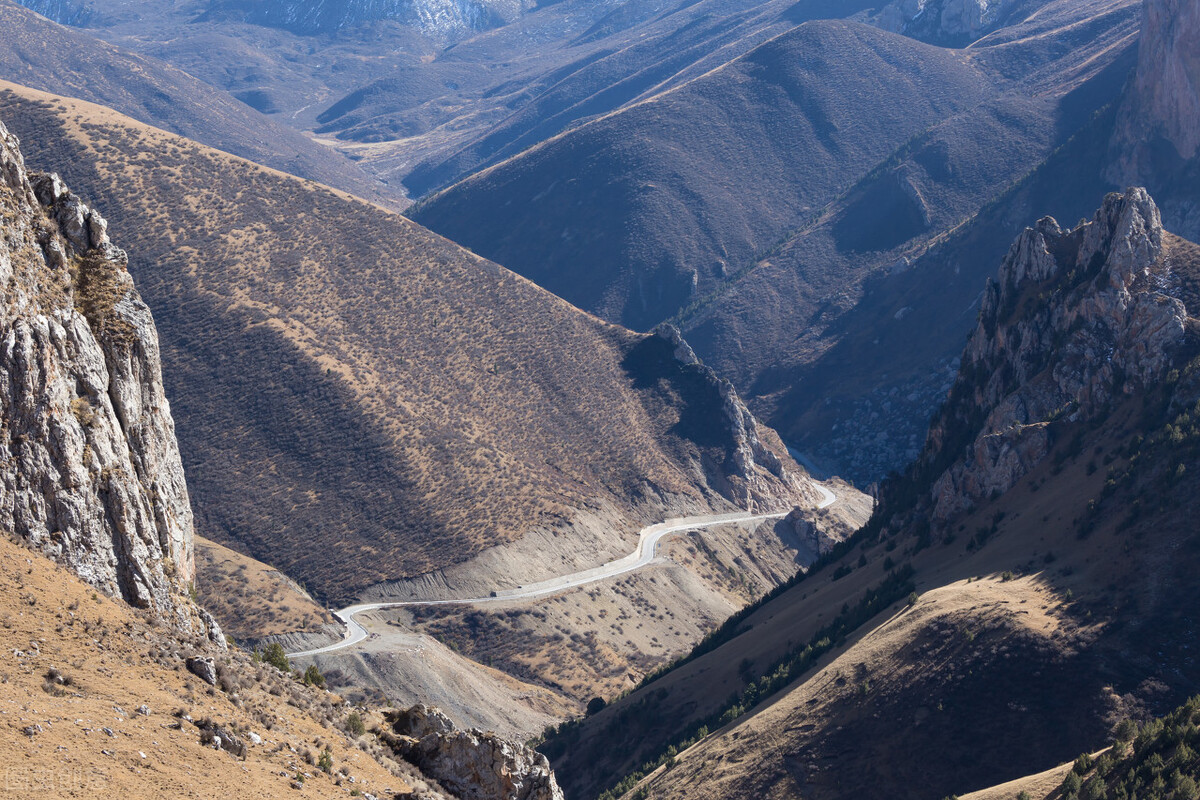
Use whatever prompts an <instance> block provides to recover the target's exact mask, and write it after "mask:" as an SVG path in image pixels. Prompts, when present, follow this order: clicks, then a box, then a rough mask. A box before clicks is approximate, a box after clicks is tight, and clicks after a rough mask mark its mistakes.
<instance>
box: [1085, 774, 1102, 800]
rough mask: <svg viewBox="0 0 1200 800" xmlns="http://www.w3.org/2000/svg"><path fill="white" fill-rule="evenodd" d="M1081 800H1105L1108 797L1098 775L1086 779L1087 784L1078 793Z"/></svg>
mask: <svg viewBox="0 0 1200 800" xmlns="http://www.w3.org/2000/svg"><path fill="white" fill-rule="evenodd" d="M1080 797H1082V798H1083V800H1105V798H1107V797H1108V787H1107V786H1106V785H1105V784H1104V781H1103V780H1101V779H1100V776H1099V775H1093V776H1092V777H1090V778H1088V780H1087V783H1085V784H1084V785H1083V791H1082V792H1081V793H1080Z"/></svg>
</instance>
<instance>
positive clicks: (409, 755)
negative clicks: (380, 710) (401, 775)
mask: <svg viewBox="0 0 1200 800" xmlns="http://www.w3.org/2000/svg"><path fill="white" fill-rule="evenodd" d="M387 722H388V724H389V725H390V726H391V730H390V731H383V732H382V734H383V736H382V738H383V739H384V741H385V742H387V743H388V744H389V745H390V746H391V747H392V749H393V750H394V751H395V752H396V754H397V755H399V756H400V757H402V758H404V759H405V760H406V761H408V762H410V763H411V764H413V765H415V766H416V767H418V768H419V769H420V770H421V771H422V772H423V773H425V774H426V775H428V776H430V777H431V778H434V779H436V780H437V781H439V782H440V783H441V784H442V785H443V786H445V787H446V789H448V790H449V791H451V792H453V793H454V795H455V796H456V797H459V798H461V800H562V797H563V794H562V790H561V789H559V788H558V783H557V781H555V779H554V773H553V772H552V771H551V770H550V762H549V761H547V760H546V757H545V756H544V755H542V754H541V753H539V752H537V751H536V750H531V749H530V748H528V747H526V746H524V745H523V744H520V743H517V742H512V741H509V740H508V739H502V738H500V737H499V736H496V735H495V734H493V733H483V732H482V731H479V730H470V731H460V730H456V729H455V728H454V723H452V722H451V721H450V719H449V718H448V717H446V715H445V714H443V713H442V712H441V711H439V710H438V709H436V708H430V707H429V706H426V705H424V704H421V705H416V706H413V707H412V708H410V709H408V710H407V711H393V712H390V713H389V714H388V715H387Z"/></svg>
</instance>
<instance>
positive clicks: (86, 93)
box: [0, 0, 403, 204]
mask: <svg viewBox="0 0 1200 800" xmlns="http://www.w3.org/2000/svg"><path fill="white" fill-rule="evenodd" d="M0 79H3V80H11V81H15V82H17V83H20V84H21V85H23V86H29V87H32V88H35V89H41V90H43V91H47V92H53V93H55V94H59V95H66V96H70V97H78V98H80V99H83V100H88V101H90V102H94V103H100V104H102V105H105V106H108V107H110V108H113V109H115V110H117V111H119V112H121V113H122V114H125V115H127V116H130V117H133V118H134V119H137V120H140V121H141V122H145V123H148V124H151V125H156V126H158V127H161V128H164V129H166V130H169V131H172V132H173V133H178V134H180V135H181V136H186V137H188V138H190V139H194V140H196V141H198V142H203V143H204V144H207V145H209V146H210V147H215V148H218V149H220V150H224V151H225V152H228V153H233V154H235V155H238V156H242V157H243V158H248V159H250V160H251V161H255V162H257V163H260V164H265V165H267V166H269V167H273V168H275V169H279V170H282V171H284V172H289V173H291V174H293V175H298V176H300V177H303V178H308V179H311V180H315V181H318V182H320V183H324V184H326V185H328V186H335V187H337V188H340V189H343V190H345V191H349V192H351V193H353V194H356V195H358V196H360V197H364V198H366V199H368V200H374V201H377V202H382V203H384V204H397V203H402V202H403V193H402V192H397V191H393V190H390V189H388V188H387V187H386V186H384V185H383V184H381V183H380V182H378V181H377V180H375V179H373V178H370V177H368V176H367V175H366V174H365V173H363V172H362V171H360V170H359V168H358V167H356V166H355V165H354V164H353V163H352V162H350V161H349V160H347V159H346V158H344V157H342V156H341V155H339V154H338V153H336V152H334V151H332V150H330V149H329V148H326V147H323V146H321V145H319V144H316V143H315V142H313V141H311V140H309V139H308V138H307V137H306V136H304V135H303V134H301V133H299V132H298V131H295V130H292V129H291V128H288V127H286V126H284V125H281V124H279V123H277V122H274V121H272V120H269V119H267V118H266V117H264V116H263V115H261V114H259V113H258V112H257V111H255V110H253V109H252V108H250V107H249V106H247V105H245V104H243V103H241V102H239V101H237V100H235V99H234V98H233V97H231V96H229V95H228V94H226V93H225V92H222V91H220V90H218V89H214V88H213V87H211V86H209V85H208V84H206V83H204V82H202V81H200V80H197V79H196V78H193V77H192V76H191V75H188V74H187V73H185V72H182V71H181V70H179V69H177V68H175V67H173V66H171V65H169V64H167V63H165V62H162V61H159V60H157V59H153V58H149V57H144V56H141V55H135V54H134V53H131V52H128V51H126V50H122V49H121V48H118V47H114V46H113V45H111V44H107V43H105V42H102V41H100V40H98V39H95V38H94V37H92V36H90V35H88V34H86V33H80V32H77V31H74V30H71V29H69V28H64V27H62V26H61V25H58V24H55V23H53V22H50V21H49V20H47V19H45V18H43V17H40V16H38V15H37V14H35V13H33V12H32V11H29V10H28V9H25V8H22V7H21V6H18V5H16V4H15V3H13V2H10V0H0Z"/></svg>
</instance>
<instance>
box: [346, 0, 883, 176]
mask: <svg viewBox="0 0 1200 800" xmlns="http://www.w3.org/2000/svg"><path fill="white" fill-rule="evenodd" d="M642 5H643V4H636V3H626V4H624V5H622V6H621V7H620V8H618V9H617V10H615V11H614V12H613V13H612V14H610V15H608V16H607V17H605V19H604V20H602V21H601V22H600V23H598V24H596V25H594V26H592V28H591V29H590V30H589V31H588V32H587V33H586V34H584V35H582V36H580V37H578V38H576V39H574V40H572V41H571V42H570V45H571V47H572V50H573V51H574V52H576V53H579V54H578V55H576V56H575V58H574V60H573V61H571V62H570V63H568V64H567V65H565V66H563V67H561V68H559V69H556V70H553V71H551V72H549V73H547V74H545V75H544V76H539V77H538V78H537V79H536V80H534V81H532V82H530V83H528V84H527V85H520V92H517V91H516V88H517V86H510V87H497V91H498V93H499V92H503V91H504V89H505V88H507V89H508V90H509V91H510V92H512V94H513V95H514V97H513V100H512V104H513V105H514V106H515V109H514V111H513V113H512V114H511V115H509V116H508V117H507V118H505V119H504V120H503V121H501V122H500V123H499V124H497V125H495V126H493V127H491V128H490V129H488V130H486V131H485V132H484V133H483V134H482V135H480V136H478V137H475V138H473V139H472V140H470V141H469V143H468V144H467V146H466V147H463V148H461V149H460V150H458V151H457V152H454V153H451V154H446V153H439V154H438V155H437V156H436V157H434V158H430V159H428V160H426V161H423V162H422V163H420V164H418V165H416V167H415V168H413V169H412V171H411V172H410V173H409V174H408V175H407V176H405V179H404V183H405V185H406V186H407V187H408V188H409V191H410V192H411V193H412V195H413V196H414V197H418V196H421V195H424V194H426V193H428V192H430V191H434V190H437V189H441V188H444V187H445V186H447V185H449V184H450V183H453V182H455V181H457V180H461V179H462V178H464V177H466V176H467V175H469V174H471V173H472V172H476V171H478V170H480V169H483V168H484V167H488V166H491V165H493V164H495V163H497V162H499V161H501V160H503V159H505V158H508V157H511V156H514V155H516V154H517V153H519V152H521V151H522V150H524V149H526V148H529V147H532V146H533V145H535V144H537V143H538V142H541V141H544V140H546V139H549V138H551V137H553V136H556V135H558V134H559V133H561V132H563V131H565V130H569V129H570V128H572V127H574V126H576V125H579V124H581V123H583V122H586V121H587V120H588V119H590V118H592V117H596V116H600V115H604V114H609V113H612V112H614V111H617V110H618V109H620V108H622V107H625V106H626V105H627V104H630V103H633V102H636V101H637V100H638V99H639V98H641V99H644V98H646V97H648V96H650V95H652V94H656V93H659V92H662V91H665V90H667V89H669V88H672V87H674V86H678V85H680V84H682V83H685V82H686V81H688V80H690V79H692V78H695V77H697V76H699V75H703V74H704V73H705V72H708V71H709V70H712V69H716V68H717V67H720V66H721V65H722V64H724V63H726V62H728V61H730V60H732V59H733V58H736V57H737V56H739V55H742V54H744V53H746V52H748V51H750V50H752V49H753V48H754V47H756V46H757V45H759V44H762V43H763V42H765V41H767V40H768V39H770V38H772V37H774V36H778V35H780V34H782V33H785V32H786V31H787V30H788V29H790V28H791V27H793V26H795V25H798V24H800V23H801V22H805V21H808V20H812V19H820V18H823V17H832V18H839V17H844V16H849V15H850V14H852V13H854V12H855V11H858V10H860V8H861V7H864V6H865V5H867V4H866V3H864V2H862V0H855V2H850V3H847V2H836V1H835V0H801V2H791V0H788V1H787V2H781V1H780V0H769V2H761V0H741V2H728V0H708V1H707V2H695V3H684V4H681V5H680V6H678V7H676V8H674V9H671V10H670V11H668V12H666V13H664V14H661V15H656V16H652V17H651V18H650V19H646V20H637V22H638V24H632V22H633V20H627V19H621V22H620V24H610V23H615V19H614V18H617V17H619V16H631V15H632V12H631V9H632V8H639V7H640V6H642ZM626 26H628V27H626ZM506 35H511V34H506V33H505V32H503V31H500V32H497V33H495V34H491V35H490V36H486V37H479V39H478V40H476V41H472V42H467V43H464V44H463V45H462V46H460V48H456V50H455V51H453V52H452V53H447V54H446V56H445V58H446V60H458V59H464V58H470V57H471V54H473V53H479V52H486V48H487V47H488V46H489V44H490V43H489V41H488V40H489V39H493V38H500V37H503V36H506ZM397 88H398V87H397ZM391 91H392V92H395V91H396V89H393V90H391ZM373 101H374V102H373V103H371V104H369V105H367V106H366V107H364V108H360V109H359V110H358V115H359V117H358V119H362V118H364V117H365V118H366V119H367V120H370V119H371V118H372V117H371V114H372V113H374V114H376V115H379V114H381V113H382V109H383V108H386V107H387V106H388V105H395V104H396V95H394V94H389V93H388V92H387V91H383V92H380V93H378V94H377V95H376V96H375V97H374V98H373ZM330 112H333V109H332V108H331V109H330ZM327 113H329V112H327ZM325 123H326V124H327V126H328V127H327V129H328V130H337V131H339V134H338V135H339V136H341V137H345V138H348V139H360V138H362V137H363V136H367V135H369V131H370V128H369V127H368V126H367V125H365V124H362V123H361V122H359V121H357V120H355V119H353V118H351V119H340V118H339V115H337V114H333V113H330V117H329V118H328V119H327V120H325ZM368 141H369V139H368Z"/></svg>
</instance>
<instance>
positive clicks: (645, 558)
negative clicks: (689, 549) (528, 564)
mask: <svg viewBox="0 0 1200 800" xmlns="http://www.w3.org/2000/svg"><path fill="white" fill-rule="evenodd" d="M813 486H814V487H815V488H816V489H817V491H818V492H820V493H821V501H820V502H819V503H818V504H817V508H828V507H829V506H831V505H833V503H834V502H836V501H837V496H836V495H835V494H834V493H833V492H831V491H830V490H829V489H827V488H825V487H824V486H822V485H820V484H817V483H814V484H813ZM787 514H788V512H787V511H780V512H775V513H770V514H754V513H750V512H738V513H733V514H706V515H702V516H695V517H683V518H679V519H669V520H666V521H665V522H660V523H656V524H654V525H648V526H646V527H645V528H643V529H642V530H641V531H640V532H639V534H638V543H637V547H636V548H634V550H633V552H632V553H630V554H629V555H626V556H624V557H622V558H618V559H615V560H613V561H610V562H608V563H607V564H602V565H600V566H598V567H593V568H591V569H587V570H582V571H580V572H574V573H571V574H569V575H563V576H561V577H558V578H551V579H549V580H545V581H540V582H538V583H531V584H528V585H525V586H518V587H516V588H515V589H503V590H499V591H496V592H493V593H492V594H491V595H490V596H489V597H473V598H464V599H454V600H404V601H398V602H389V603H360V604H358V605H352V606H347V607H346V608H343V609H342V610H340V611H335V612H334V613H335V614H336V615H337V616H338V618H339V619H341V620H342V621H343V622H344V623H345V624H346V634H345V638H344V639H343V640H342V641H340V642H338V643H336V644H332V645H329V646H327V647H320V648H316V649H313V650H304V651H301V652H298V653H289V654H288V657H289V658H306V657H309V656H316V655H324V654H326V653H331V652H333V651H335V650H341V649H343V648H346V647H350V646H352V645H355V644H358V643H359V642H362V641H364V640H365V639H366V638H367V636H368V633H367V630H366V628H364V627H363V626H362V625H360V624H359V623H358V622H357V621H355V619H354V617H355V616H356V615H358V614H361V613H363V612H367V611H379V610H381V609H385V608H401V607H404V606H444V605H465V604H475V603H494V602H500V601H510V600H522V599H534V598H538V597H544V596H546V595H550V594H554V593H555V592H559V591H562V590H564V589H573V588H576V587H578V586H584V585H586V584H589V583H594V582H596V581H600V580H604V579H606V578H612V577H615V576H618V575H623V574H625V573H627V572H632V571H634V570H637V569H641V568H642V567H644V566H646V565H647V564H649V563H650V562H651V561H653V560H654V557H655V554H656V552H657V550H658V543H659V541H661V540H662V539H663V537H665V536H667V535H669V534H672V533H679V532H680V531H687V530H695V529H699V528H708V527H712V526H715V525H730V524H735V523H740V522H757V521H759V520H764V519H782V518H783V517H785V516H787Z"/></svg>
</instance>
